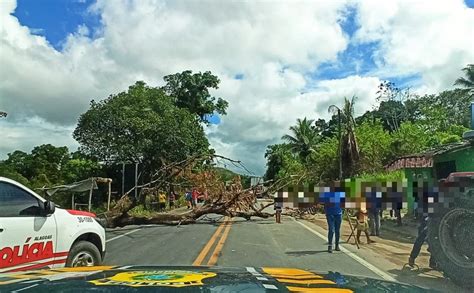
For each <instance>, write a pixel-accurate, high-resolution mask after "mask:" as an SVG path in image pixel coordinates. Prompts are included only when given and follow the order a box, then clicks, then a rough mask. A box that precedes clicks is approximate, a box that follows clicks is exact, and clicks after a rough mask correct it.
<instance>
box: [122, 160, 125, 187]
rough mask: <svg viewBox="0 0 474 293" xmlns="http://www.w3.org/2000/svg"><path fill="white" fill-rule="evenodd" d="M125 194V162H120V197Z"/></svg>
mask: <svg viewBox="0 0 474 293" xmlns="http://www.w3.org/2000/svg"><path fill="white" fill-rule="evenodd" d="M124 193H125V162H122V195H124Z"/></svg>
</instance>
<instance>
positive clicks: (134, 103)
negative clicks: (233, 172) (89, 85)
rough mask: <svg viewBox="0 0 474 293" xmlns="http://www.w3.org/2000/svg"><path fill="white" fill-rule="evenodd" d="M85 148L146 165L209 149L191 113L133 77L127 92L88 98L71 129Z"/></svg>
mask: <svg viewBox="0 0 474 293" xmlns="http://www.w3.org/2000/svg"><path fill="white" fill-rule="evenodd" d="M73 136H74V138H75V139H76V140H77V141H78V142H79V143H80V144H81V150H82V151H84V152H85V153H87V154H89V155H92V156H95V157H98V158H101V159H104V160H114V161H127V160H129V161H135V162H136V161H141V162H145V163H146V164H147V165H149V166H150V167H151V168H153V167H157V166H160V165H161V164H162V163H163V162H176V161H181V160H183V159H185V158H186V157H189V156H191V155H195V154H197V153H203V152H208V148H209V142H208V141H207V138H206V136H205V134H204V130H203V128H202V126H201V125H200V123H199V120H198V119H197V117H195V115H193V114H191V113H190V112H189V111H188V110H187V109H184V108H179V107H177V106H176V105H175V104H174V98H172V97H170V96H167V95H166V94H165V93H164V91H163V90H162V89H159V88H154V87H149V86H147V85H146V84H145V83H144V82H137V83H136V84H134V85H132V86H130V87H129V89H128V91H126V92H121V93H119V94H117V95H112V96H110V97H109V98H107V99H106V100H103V101H100V102H95V101H92V102H91V107H90V109H89V110H88V111H87V112H86V113H84V114H82V115H81V116H80V118H79V123H78V125H77V127H76V129H75V130H74V134H73Z"/></svg>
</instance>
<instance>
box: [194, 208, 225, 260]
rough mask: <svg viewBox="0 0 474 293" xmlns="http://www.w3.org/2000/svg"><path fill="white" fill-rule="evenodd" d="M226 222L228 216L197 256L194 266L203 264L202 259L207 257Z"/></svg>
mask: <svg viewBox="0 0 474 293" xmlns="http://www.w3.org/2000/svg"><path fill="white" fill-rule="evenodd" d="M226 222H227V217H226V218H225V220H224V222H223V223H222V224H220V226H219V227H218V228H217V230H216V232H214V234H213V235H212V236H211V238H210V239H209V241H208V242H207V243H206V245H205V246H204V248H203V249H202V250H201V252H200V253H199V255H198V256H197V257H196V259H195V260H194V262H193V266H200V265H201V263H202V261H203V260H204V259H205V258H206V255H207V253H208V252H209V250H211V247H212V245H213V244H214V242H216V239H217V237H218V236H219V234H220V233H221V231H222V229H223V228H224V226H225V224H226Z"/></svg>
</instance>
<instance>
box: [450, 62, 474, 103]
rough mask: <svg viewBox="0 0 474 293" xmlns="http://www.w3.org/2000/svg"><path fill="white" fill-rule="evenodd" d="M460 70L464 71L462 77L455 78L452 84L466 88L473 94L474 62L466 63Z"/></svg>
mask: <svg viewBox="0 0 474 293" xmlns="http://www.w3.org/2000/svg"><path fill="white" fill-rule="evenodd" d="M462 71H463V72H464V77H459V78H458V79H456V81H455V82H454V84H455V85H460V86H462V87H463V88H465V89H467V90H468V92H469V93H470V95H471V96H472V95H474V64H468V65H467V66H466V67H464V68H463V69H462Z"/></svg>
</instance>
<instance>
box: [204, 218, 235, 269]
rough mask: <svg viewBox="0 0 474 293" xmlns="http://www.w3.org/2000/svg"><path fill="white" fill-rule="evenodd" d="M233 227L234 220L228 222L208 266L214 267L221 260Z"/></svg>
mask: <svg viewBox="0 0 474 293" xmlns="http://www.w3.org/2000/svg"><path fill="white" fill-rule="evenodd" d="M231 226H232V220H230V221H227V224H226V227H225V230H224V233H223V234H222V237H221V239H220V240H219V242H218V243H217V245H216V248H215V249H214V253H212V255H211V258H210V259H209V261H208V262H207V265H208V266H214V265H216V263H217V259H218V258H219V254H220V253H221V251H222V247H224V243H225V241H226V239H227V236H228V235H229V231H230V227H231Z"/></svg>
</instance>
